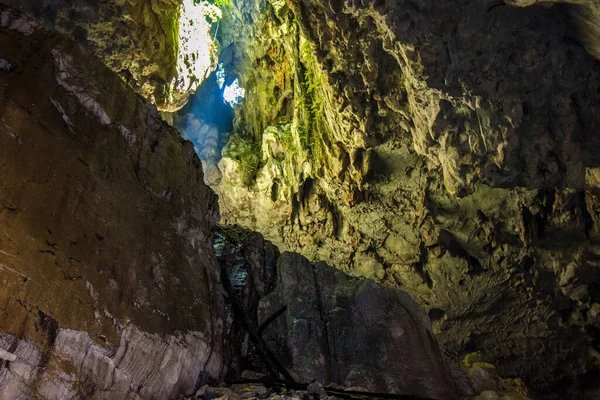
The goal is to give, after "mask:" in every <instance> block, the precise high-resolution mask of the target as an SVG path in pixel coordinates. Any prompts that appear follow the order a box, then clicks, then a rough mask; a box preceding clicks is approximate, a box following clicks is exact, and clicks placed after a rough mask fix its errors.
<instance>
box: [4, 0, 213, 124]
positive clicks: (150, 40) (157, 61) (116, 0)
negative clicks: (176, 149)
mask: <svg viewBox="0 0 600 400" xmlns="http://www.w3.org/2000/svg"><path fill="white" fill-rule="evenodd" d="M0 4H5V5H7V6H11V7H14V8H16V9H19V10H21V11H24V12H27V13H28V14H29V15H31V16H33V17H34V18H35V19H36V20H37V21H38V22H39V23H40V24H42V25H44V26H46V27H49V28H51V29H53V30H56V31H58V32H61V33H64V34H67V35H70V36H71V37H72V38H73V39H74V40H75V41H76V42H77V43H78V44H79V45H81V46H82V47H85V48H88V49H90V50H92V51H93V52H94V53H95V54H96V55H97V56H98V57H99V58H100V59H101V60H102V61H103V62H104V63H105V64H106V65H108V66H109V67H110V68H111V69H112V70H113V71H115V72H117V73H119V74H120V75H121V77H122V78H123V79H125V80H126V81H127V82H128V83H129V84H130V85H131V86H132V87H133V88H134V89H135V90H136V91H138V92H139V93H140V94H142V95H143V96H144V97H146V98H148V99H150V100H151V101H152V102H153V103H155V104H156V105H157V106H158V108H159V109H160V110H164V111H169V112H172V111H176V110H178V109H180V108H181V107H182V106H184V105H185V104H186V102H187V100H188V97H189V95H190V94H191V93H193V91H195V89H196V88H197V87H198V84H199V83H200V82H201V81H202V79H203V78H204V77H205V75H207V72H208V71H209V70H210V69H214V67H215V66H216V65H215V62H216V58H217V55H216V52H215V48H214V46H211V45H210V44H211V43H212V39H211V38H210V35H209V32H208V31H209V29H210V24H209V23H208V21H207V20H206V19H205V17H204V15H203V14H202V12H201V11H199V10H197V9H200V8H201V7H197V6H195V5H194V2H193V1H192V0H189V1H188V0H186V1H183V0H152V1H137V0H101V1H93V0H92V1H90V0H88V1H74V0H58V1H56V0H52V1H50V0H2V1H0ZM204 42H206V47H202V48H198V46H197V44H198V43H204Z"/></svg>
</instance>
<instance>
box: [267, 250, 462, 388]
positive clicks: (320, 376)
mask: <svg viewBox="0 0 600 400" xmlns="http://www.w3.org/2000/svg"><path fill="white" fill-rule="evenodd" d="M284 306H287V312H286V313H285V316H282V317H280V318H279V319H277V320H276V321H275V322H274V323H273V324H272V325H271V326H270V327H268V328H267V329H266V330H265V339H266V340H267V342H268V343H269V342H270V343H272V344H273V346H274V348H277V349H278V353H279V354H280V355H282V356H283V358H282V360H284V361H283V362H284V365H286V366H287V367H288V368H289V369H290V370H291V371H293V372H294V373H295V374H296V375H297V377H298V378H299V380H301V381H303V382H311V381H313V380H317V381H318V382H322V383H326V384H330V383H335V384H338V385H343V386H346V387H355V388H362V390H366V391H370V392H378V393H396V394H404V395H417V396H421V397H423V398H436V399H452V398H455V397H456V396H457V393H456V389H455V388H453V387H452V385H451V383H450V379H449V374H448V369H447V367H446V364H445V361H444V359H443V357H442V355H441V353H440V350H439V348H438V345H437V343H436V341H435V339H434V337H433V334H432V331H431V322H430V321H429V318H428V317H427V314H426V313H425V312H424V311H423V309H422V308H421V307H420V306H419V305H418V304H417V303H416V302H415V301H414V300H413V299H412V298H411V297H410V295H408V294H407V293H406V292H403V291H401V290H398V289H393V288H386V287H383V286H380V285H377V284H376V283H375V282H373V281H371V280H366V279H362V280H361V279H356V278H352V277H349V276H348V275H346V274H344V273H343V272H341V271H339V270H336V269H334V268H332V267H329V266H327V265H326V264H324V263H318V264H315V265H313V264H311V263H310V262H309V261H308V260H307V259H306V258H304V257H302V256H301V255H299V254H296V253H284V254H283V255H282V256H281V258H280V259H279V262H278V283H277V287H276V288H275V290H274V292H273V293H272V294H270V295H269V296H267V297H265V298H263V299H262V300H261V302H260V306H259V320H260V321H265V320H266V319H267V318H269V317H270V316H271V315H273V314H274V313H275V312H277V311H278V310H280V309H281V308H282V307H284Z"/></svg>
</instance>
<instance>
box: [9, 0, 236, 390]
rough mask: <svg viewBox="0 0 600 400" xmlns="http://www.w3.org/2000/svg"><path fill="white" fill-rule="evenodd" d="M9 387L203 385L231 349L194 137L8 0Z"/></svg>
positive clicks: (210, 204)
mask: <svg viewBox="0 0 600 400" xmlns="http://www.w3.org/2000/svg"><path fill="white" fill-rule="evenodd" d="M0 23H1V27H0V65H3V66H4V67H2V68H0V177H1V179H0V283H1V284H0V348H1V349H2V352H0V398H3V399H31V398H48V399H50V398H54V399H57V398H72V397H80V396H82V397H85V398H97V399H120V398H126V397H128V396H134V397H135V396H136V395H139V396H141V397H142V398H148V399H165V398H174V397H176V396H177V395H179V394H192V393H194V390H195V388H196V387H198V386H199V385H200V384H201V383H202V382H205V381H208V380H218V379H220V378H222V377H223V376H224V374H225V372H226V365H228V362H229V360H230V358H231V351H233V350H230V349H229V347H230V346H229V345H228V343H227V341H226V336H225V337H224V332H225V331H226V330H227V322H226V321H227V318H228V317H227V316H228V312H227V311H226V309H225V306H224V303H223V300H222V297H221V291H220V281H219V269H218V266H217V264H216V262H215V259H214V256H213V251H212V245H211V237H212V233H211V229H212V227H213V226H214V224H215V223H216V221H217V219H218V205H217V199H216V196H215V195H214V193H213V192H212V191H211V190H210V189H209V188H208V187H207V186H206V185H205V184H204V183H203V174H202V170H201V167H200V161H199V159H198V157H197V156H196V155H195V153H194V151H193V148H192V145H191V143H189V142H185V141H183V140H182V139H181V138H180V136H179V134H178V133H177V132H176V131H175V130H174V129H172V128H170V127H169V126H167V125H166V124H165V123H164V122H163V121H161V119H160V117H159V116H158V114H157V112H156V109H155V107H154V106H152V105H151V104H150V103H149V102H147V101H145V100H143V99H141V98H140V97H139V96H138V95H136V94H134V93H133V92H132V91H131V90H130V89H129V88H128V87H127V86H126V85H125V83H123V82H122V81H121V80H120V79H119V77H118V76H117V75H116V74H115V73H113V72H112V71H110V70H109V69H108V68H107V67H105V66H104V65H103V64H102V63H101V62H100V61H99V60H97V59H95V58H94V57H92V56H90V55H89V54H86V53H83V52H81V51H80V50H79V48H78V47H77V46H76V45H75V44H74V43H72V42H70V41H67V40H65V39H63V38H62V37H61V36H58V35H56V34H51V33H48V32H47V31H45V30H44V29H41V28H39V27H38V26H37V25H36V24H35V23H34V22H33V21H32V20H30V19H29V18H27V17H24V16H23V15H21V14H20V13H18V12H16V11H11V10H8V9H6V8H5V7H4V6H0Z"/></svg>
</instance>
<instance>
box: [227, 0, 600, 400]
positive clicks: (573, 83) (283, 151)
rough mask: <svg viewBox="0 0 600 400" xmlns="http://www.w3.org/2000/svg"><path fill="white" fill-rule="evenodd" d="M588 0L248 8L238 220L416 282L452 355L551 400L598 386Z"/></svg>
mask: <svg viewBox="0 0 600 400" xmlns="http://www.w3.org/2000/svg"><path fill="white" fill-rule="evenodd" d="M512 3H515V2H512ZM526 3H531V2H526ZM577 3H579V4H556V5H553V6H552V7H547V6H548V5H550V4H545V5H544V6H543V7H542V6H539V5H532V6H530V7H511V6H507V5H506V4H504V3H503V2H500V1H499V2H493V1H491V2H486V1H479V2H473V1H466V0H460V1H453V2H435V1H425V0H422V1H421V0H414V1H413V0H405V1H400V2H393V1H378V2H358V1H337V0H291V1H287V2H279V1H252V0H238V1H236V2H235V8H236V10H237V11H235V12H233V13H232V14H231V15H230V17H231V20H230V25H229V26H228V25H227V23H226V22H224V23H223V28H222V29H221V30H220V33H219V35H220V41H221V43H223V44H224V45H226V46H227V50H224V51H223V53H222V56H223V57H222V60H223V62H224V66H225V69H226V71H228V73H231V74H232V75H235V76H237V77H238V79H239V81H240V83H241V85H242V86H243V87H244V88H245V90H246V98H245V101H244V102H243V103H242V104H241V105H240V106H239V107H238V109H237V110H236V118H235V121H234V127H235V129H234V132H233V134H232V135H231V138H230V143H231V145H232V146H233V145H235V146H236V149H243V150H242V151H238V152H235V151H234V152H227V151H225V152H224V153H223V159H222V160H221V161H220V162H219V164H218V165H219V167H220V168H221V171H222V172H223V176H222V179H221V181H220V182H219V184H218V185H217V186H216V187H215V190H216V192H217V193H219V195H220V204H221V209H222V211H223V220H224V221H225V222H230V223H237V224H240V225H242V226H244V227H246V228H250V229H253V230H258V231H260V232H262V233H263V234H265V236H266V238H267V239H269V240H271V241H273V242H274V243H275V244H276V245H278V246H279V247H281V248H282V249H285V250H291V251H297V252H299V253H302V254H303V255H305V256H307V257H308V258H309V259H311V260H324V261H326V262H327V263H328V264H330V265H332V266H335V267H336V268H339V269H340V270H343V271H345V272H348V273H350V274H352V275H357V276H365V275H367V276H370V277H373V278H375V279H377V280H378V282H381V283H384V284H386V285H390V286H400V287H402V288H403V289H405V290H407V291H409V292H410V293H411V294H412V295H413V296H414V297H415V299H416V300H417V301H418V302H419V303H420V304H421V305H423V306H424V307H425V308H426V309H427V310H428V312H429V313H430V315H431V316H432V319H434V322H433V325H434V331H435V333H436V335H437V337H438V340H439V341H440V343H441V345H442V346H443V347H444V348H445V350H446V351H447V352H449V353H457V354H462V353H463V352H471V351H476V350H481V351H485V352H486V354H487V356H488V357H489V360H490V361H492V362H493V363H494V365H496V366H497V368H498V369H499V371H500V373H501V375H503V376H522V377H523V378H524V379H525V380H526V381H527V384H528V385H530V386H531V387H532V388H533V389H534V391H535V392H536V395H537V396H539V397H540V398H547V399H562V398H569V397H570V398H577V397H581V398H590V399H592V398H596V397H598V393H600V392H599V391H600V388H599V387H598V386H597V383H595V382H600V380H599V379H598V377H600V368H599V364H598V356H597V350H596V348H597V341H598V331H597V328H595V322H594V321H595V319H594V318H595V317H594V316H593V315H594V313H593V311H592V307H593V304H594V303H598V301H599V300H598V299H600V291H599V288H600V285H599V283H598V282H599V281H600V274H599V273H598V271H599V270H598V268H597V267H598V254H600V246H599V243H600V242H599V240H598V239H599V237H600V236H599V235H598V233H599V232H600V228H599V225H598V221H600V217H599V216H600V212H599V208H598V201H599V199H600V191H599V189H598V188H599V187H600V186H599V184H598V181H599V179H598V176H597V175H598V173H597V169H598V167H597V165H598V157H597V154H598V149H599V148H600V143H599V142H598V140H597V135H596V133H597V132H598V128H599V126H600V125H599V124H600V114H599V109H598V107H597V98H598V95H597V94H598V89H599V87H600V69H599V68H598V61H597V60H595V59H594V58H593V57H591V56H590V55H589V54H588V53H587V52H586V51H585V49H583V48H582V47H581V46H580V45H579V43H577V42H575V41H573V40H571V39H570V37H571V34H572V28H573V26H583V27H584V28H585V29H586V32H587V36H586V37H587V40H588V42H586V41H585V40H584V39H581V41H582V43H584V44H585V45H586V48H587V49H588V51H589V52H590V53H594V51H593V48H594V46H597V37H598V35H597V34H596V33H595V32H594V29H595V27H594V26H593V24H592V22H591V21H594V20H597V19H595V18H596V17H593V13H592V12H591V11H590V13H587V11H584V10H586V9H587V10H592V8H593V7H597V6H596V5H595V3H593V2H590V1H581V2H579V1H577ZM573 13H580V14H582V15H584V16H585V18H587V20H586V21H587V22H584V19H585V18H584V19H581V20H580V21H583V22H582V24H583V25H581V24H580V25H577V22H576V21H577V16H576V15H575V14H573ZM569 16H574V18H575V20H574V21H575V22H573V20H571V21H569V18H567V17H569ZM585 24H588V25H585ZM240 26H244V27H246V28H247V29H239V27H240ZM586 26H587V28H586ZM578 37H579V38H582V36H578ZM240 142H241V143H242V145H240ZM225 149H228V146H225ZM359 260H360V261H363V260H369V262H368V263H363V262H358V261H359ZM561 276H563V277H564V282H562V283H565V285H562V284H561ZM567 281H568V282H567ZM524 360H526V361H524ZM586 396H587V397H586Z"/></svg>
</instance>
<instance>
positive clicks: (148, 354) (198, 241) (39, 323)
mask: <svg viewBox="0 0 600 400" xmlns="http://www.w3.org/2000/svg"><path fill="white" fill-rule="evenodd" d="M0 66H1V70H0V93H1V96H0V172H1V176H2V179H1V180H0V230H1V236H0V279H2V287H1V289H0V304H1V306H0V314H1V318H0V398H2V399H27V400H29V399H65V398H84V399H111V400H113V399H173V398H177V397H181V396H193V395H195V394H197V393H200V394H201V395H202V396H203V398H205V399H208V398H214V397H215V396H213V395H211V394H210V393H217V394H218V393H219V389H214V390H213V389H211V388H210V387H206V386H202V385H203V384H205V383H213V384H218V383H219V382H222V381H224V380H225V379H226V378H227V379H232V378H235V377H236V376H238V375H239V373H240V372H241V370H242V369H244V368H248V367H252V368H253V369H258V370H260V369H266V370H267V372H271V375H274V376H275V377H277V374H282V375H283V378H287V379H289V381H287V382H286V383H287V384H293V385H297V386H300V387H303V388H304V387H306V395H307V396H308V395H309V392H310V394H311V395H312V396H313V398H319V396H320V395H323V396H325V397H326V396H327V393H329V392H330V391H334V393H337V394H344V393H347V391H346V389H344V388H343V387H341V386H339V385H344V386H346V387H349V386H354V390H353V391H356V390H358V391H359V392H364V391H381V392H386V393H394V394H395V395H398V396H401V395H406V396H410V398H414V397H413V396H419V397H418V398H436V399H441V398H444V399H453V398H459V397H460V396H463V395H465V396H471V395H473V394H476V393H479V392H474V391H473V388H472V387H471V386H472V385H473V384H471V383H468V380H467V378H466V376H465V375H464V374H463V373H462V372H460V371H459V372H458V373H457V372H456V367H455V366H453V364H451V363H448V362H447V360H445V359H444V357H443V356H442V353H441V352H440V349H439V348H438V345H437V343H436V341H435V339H434V337H433V335H432V330H431V324H430V321H429V318H428V317H427V315H426V313H425V312H424V311H423V310H422V309H421V308H420V307H419V306H418V305H417V303H416V302H415V301H414V300H412V298H410V296H409V295H408V294H407V293H405V292H402V291H400V290H397V289H392V288H385V287H382V286H379V285H377V284H376V283H375V282H373V281H366V280H358V279H355V278H350V277H348V276H346V275H345V274H344V273H342V272H340V271H337V270H335V269H333V268H331V267H328V266H326V265H324V264H320V265H315V266H313V265H311V263H310V262H309V261H308V260H307V259H305V258H304V257H302V256H300V255H298V254H291V253H286V254H283V255H281V256H280V255H279V252H278V250H277V248H276V247H275V246H273V245H272V244H269V243H265V242H264V241H263V239H262V236H261V235H260V234H258V233H252V232H250V233H244V235H245V236H246V238H250V239H251V240H245V241H243V240H239V238H237V237H236V236H235V235H234V234H233V233H231V232H234V231H230V232H228V231H223V230H222V231H220V233H219V236H218V237H217V240H216V241H215V243H214V248H213V241H212V239H213V229H214V228H215V224H216V222H217V221H218V218H219V211H218V204H217V198H216V196H215V194H214V192H213V191H212V190H211V189H209V188H208V186H206V184H204V182H203V173H202V169H201V163H200V160H199V158H198V156H197V155H196V153H195V152H194V148H193V145H192V143H190V142H188V141H186V140H184V139H182V138H181V137H180V135H179V133H178V132H177V131H176V130H174V129H173V128H172V127H170V126H169V125H167V124H166V123H165V122H164V121H162V120H161V119H160V117H159V115H158V112H157V110H156V108H155V106H154V105H152V104H150V103H149V102H148V101H147V100H145V99H143V98H141V97H139V96H138V95H136V94H134V92H133V91H131V89H130V88H128V87H127V86H126V84H125V83H124V82H122V81H121V80H120V79H119V78H118V76H117V75H116V74H115V73H114V72H112V71H111V70H110V69H108V68H107V67H106V66H104V65H103V64H102V62H101V61H100V60H98V59H96V58H95V57H93V56H92V55H91V54H89V53H87V52H86V51H83V50H81V49H80V48H79V47H78V46H77V45H76V44H75V43H73V42H72V41H70V40H67V39H65V38H64V37H63V36H62V35H60V34H56V33H52V32H50V31H47V30H46V29H44V28H42V27H40V26H39V25H38V23H37V22H36V21H35V20H33V19H31V18H30V17H28V16H26V15H25V14H23V13H21V12H19V11H17V10H14V9H11V8H7V7H5V6H2V5H0ZM205 117H206V116H205ZM225 242H227V245H224V243H225ZM215 248H216V251H215V250H214V249H215ZM215 253H216V255H217V256H218V259H217V258H216V257H215ZM232 260H233V261H234V262H235V263H237V264H228V262H229V261H232ZM276 266H277V267H276ZM224 294H225V296H224ZM279 304H286V305H287V310H286V313H285V315H284V316H282V313H281V312H279V313H278V315H277V316H275V318H274V319H277V317H281V318H280V319H279V320H277V321H276V323H274V324H273V325H270V324H269V323H268V319H269V316H270V314H271V313H272V312H275V311H277V310H275V309H273V307H278V305H279ZM284 318H285V319H284ZM259 321H260V322H261V323H262V326H261V327H259V326H258V323H259ZM360 324H363V326H362V327H361V326H360ZM263 331H264V337H265V338H264V339H261V337H262V335H263ZM249 337H250V338H251V339H252V340H253V346H249V345H248V340H249ZM261 345H262V346H263V347H261ZM328 346H329V347H328ZM325 348H327V351H325ZM307 349H310V350H309V351H307ZM261 351H262V353H261ZM253 354H254V355H256V354H258V355H262V356H264V355H265V354H267V355H269V357H270V358H268V359H266V360H267V362H266V363H262V364H261V363H260V362H258V363H256V364H254V365H249V364H248V361H247V359H248V358H249V357H250V356H251V355H253ZM287 354H290V355H291V356H292V357H291V358H289V359H287V358H286V355H287ZM264 360H265V358H264V357H263V361H264ZM268 360H270V362H272V363H273V365H275V367H276V368H274V369H273V368H270V367H271V365H270V364H269V361H268ZM280 360H281V361H280ZM450 367H452V368H450ZM274 372H275V373H274ZM452 374H454V375H452ZM486 376H487V375H486ZM455 379H459V381H460V382H461V384H462V386H460V385H457V384H456V382H455V381H454V380H455ZM497 379H498V380H500V378H497ZM309 381H310V382H309ZM315 381H316V382H315ZM473 382H475V381H473ZM500 382H501V380H500ZM308 383H310V384H308ZM332 383H336V384H337V385H338V386H337V387H334V388H331V387H327V388H324V387H323V386H320V385H319V384H321V385H323V384H332ZM234 388H235V387H234ZM261 388H262V389H263V391H262V392H261V393H262V394H261V395H260V396H261V397H264V398H266V397H268V395H269V391H268V390H267V389H266V388H264V387H260V388H257V390H260V389H261ZM482 388H485V389H486V390H487V389H494V390H495V389H498V390H505V389H506V390H507V389H508V387H506V386H502V387H491V388H490V386H489V385H486V386H482V387H481V388H479V389H480V390H479V391H482V390H483V389H482ZM223 390H224V389H221V391H223ZM230 391H231V390H230ZM488 391H489V390H488ZM231 393H233V392H232V391H231ZM494 393H496V392H494ZM515 393H516V392H515ZM211 396H212V397H211ZM315 396H316V397H315Z"/></svg>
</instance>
